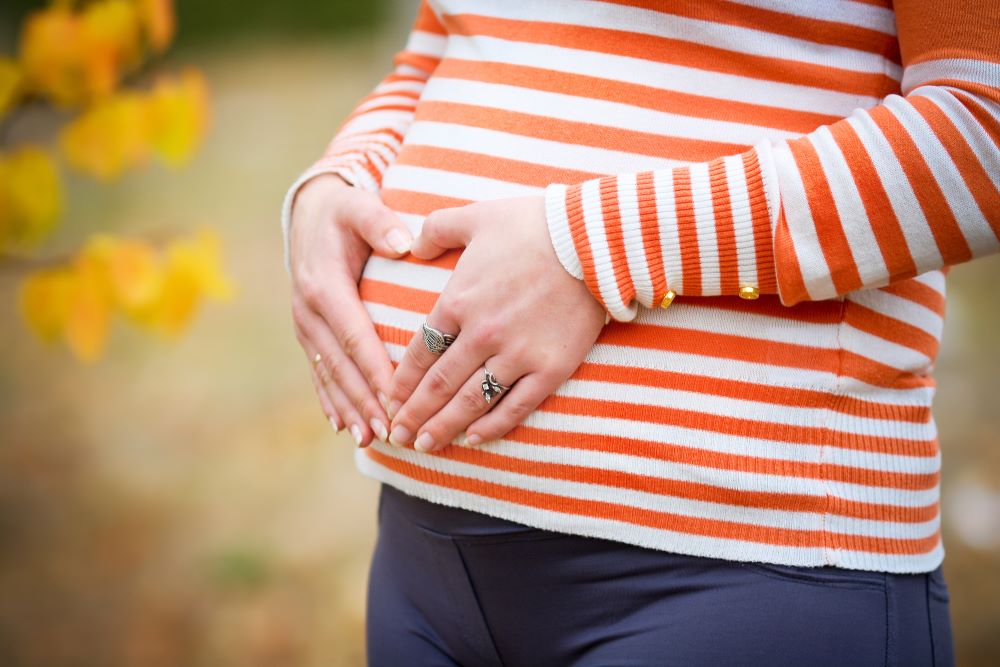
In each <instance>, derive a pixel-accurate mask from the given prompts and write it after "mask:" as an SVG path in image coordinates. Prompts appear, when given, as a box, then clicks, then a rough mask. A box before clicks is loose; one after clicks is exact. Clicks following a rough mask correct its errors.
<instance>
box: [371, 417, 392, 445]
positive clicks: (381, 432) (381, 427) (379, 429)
mask: <svg viewBox="0 0 1000 667" xmlns="http://www.w3.org/2000/svg"><path fill="white" fill-rule="evenodd" d="M368 423H369V424H370V425H371V427H372V431H374V432H375V437H376V438H378V439H379V440H381V441H382V442H385V439H386V438H388V437H389V436H388V434H386V432H385V424H383V423H382V422H381V421H380V420H378V419H376V418H375V417H372V418H371V421H369V422H368Z"/></svg>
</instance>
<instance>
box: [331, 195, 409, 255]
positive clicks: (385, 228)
mask: <svg viewBox="0 0 1000 667" xmlns="http://www.w3.org/2000/svg"><path fill="white" fill-rule="evenodd" d="M366 200H367V203H365V204H361V205H359V206H355V207H354V208H352V209H350V214H349V215H350V217H349V220H348V221H347V222H348V224H349V225H350V227H351V228H352V229H353V230H354V231H355V232H356V233H357V234H358V235H359V236H360V237H361V238H362V239H364V240H365V242H366V243H367V244H368V245H370V246H371V247H372V250H374V251H375V252H377V253H379V254H380V255H386V256H388V257H398V256H400V255H405V254H406V253H408V252H409V251H410V246H411V245H412V243H413V235H412V234H411V233H410V230H409V228H408V227H407V226H406V223H404V222H403V221H402V220H401V219H400V218H399V216H398V215H396V213H395V212H394V211H393V210H392V209H390V208H389V207H388V206H386V205H385V204H383V203H382V202H381V201H379V200H378V199H377V198H374V197H369V198H366Z"/></svg>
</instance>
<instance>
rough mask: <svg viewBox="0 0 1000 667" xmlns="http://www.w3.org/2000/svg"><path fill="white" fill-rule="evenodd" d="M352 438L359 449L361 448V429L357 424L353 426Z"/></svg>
mask: <svg viewBox="0 0 1000 667" xmlns="http://www.w3.org/2000/svg"><path fill="white" fill-rule="evenodd" d="M351 437H352V438H354V444H356V445H357V446H358V447H360V446H361V427H360V426H358V425H357V424H351Z"/></svg>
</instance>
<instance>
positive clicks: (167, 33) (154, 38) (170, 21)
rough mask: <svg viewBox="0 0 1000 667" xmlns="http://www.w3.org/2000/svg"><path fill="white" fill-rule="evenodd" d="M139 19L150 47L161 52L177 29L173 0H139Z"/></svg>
mask: <svg viewBox="0 0 1000 667" xmlns="http://www.w3.org/2000/svg"><path fill="white" fill-rule="evenodd" d="M139 19H140V21H141V23H142V26H143V29H144V30H145V32H146V38H147V39H148V40H149V45H150V47H152V49H153V51H155V52H157V53H162V52H163V51H164V50H165V49H166V48H167V46H169V45H170V42H171V41H172V40H173V38H174V32H175V31H176V30H177V19H176V15H175V13H174V3H173V0H139Z"/></svg>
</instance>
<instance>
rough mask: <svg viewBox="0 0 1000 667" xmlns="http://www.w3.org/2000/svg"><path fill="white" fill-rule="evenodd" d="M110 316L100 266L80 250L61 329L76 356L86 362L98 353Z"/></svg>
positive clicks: (97, 355)
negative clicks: (64, 320) (63, 327)
mask: <svg viewBox="0 0 1000 667" xmlns="http://www.w3.org/2000/svg"><path fill="white" fill-rule="evenodd" d="M110 320H111V303H110V299H109V295H108V290H107V286H106V283H105V281H104V280H103V279H102V276H101V270H100V266H99V264H98V263H97V262H96V261H94V260H93V258H90V257H88V256H87V255H86V254H81V255H79V256H78V257H77V261H76V262H75V263H74V266H73V276H72V278H71V280H70V288H69V295H68V304H67V311H66V326H65V329H64V334H65V338H66V343H67V344H68V345H69V348H70V350H71V351H72V352H73V354H74V355H75V356H76V358H77V359H79V360H80V361H83V362H87V363H90V362H94V361H96V360H97V359H98V357H100V355H101V353H102V352H103V351H104V348H105V345H106V344H107V339H108V331H109V329H110V324H111V322H110Z"/></svg>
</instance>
